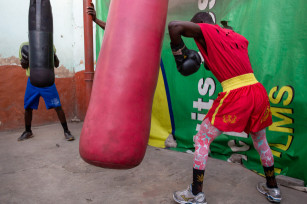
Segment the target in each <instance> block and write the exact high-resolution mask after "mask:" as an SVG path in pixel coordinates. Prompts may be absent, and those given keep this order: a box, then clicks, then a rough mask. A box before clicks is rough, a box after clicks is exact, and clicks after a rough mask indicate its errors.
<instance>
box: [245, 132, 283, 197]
mask: <svg viewBox="0 0 307 204" xmlns="http://www.w3.org/2000/svg"><path fill="white" fill-rule="evenodd" d="M251 136H252V139H253V144H254V147H255V149H256V150H257V152H258V153H259V155H260V160H261V163H262V165H263V169H264V174H265V178H266V183H259V184H258V185H257V189H258V191H259V192H260V193H262V194H264V195H266V197H267V199H268V200H269V201H272V202H277V203H279V202H280V201H281V193H280V189H279V188H278V186H277V182H276V179H275V175H274V158H273V154H272V151H271V149H270V146H269V144H268V142H267V139H266V131H265V129H263V130H260V131H258V132H256V133H251Z"/></svg>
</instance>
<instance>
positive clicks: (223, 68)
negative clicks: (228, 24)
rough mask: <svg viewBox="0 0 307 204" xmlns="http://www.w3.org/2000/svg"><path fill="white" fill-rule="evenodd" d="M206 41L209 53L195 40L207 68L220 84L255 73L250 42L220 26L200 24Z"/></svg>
mask: <svg viewBox="0 0 307 204" xmlns="http://www.w3.org/2000/svg"><path fill="white" fill-rule="evenodd" d="M198 25H199V26H200V28H201V30H202V33H203V36H204V38H205V41H206V46H207V52H206V51H205V49H204V48H203V47H202V45H201V44H200V43H199V42H198V41H197V40H196V39H195V42H196V44H197V46H198V49H199V50H200V52H201V54H202V55H203V57H204V59H205V62H206V64H207V66H208V67H209V69H210V71H211V72H212V73H213V75H214V76H215V77H216V78H217V80H218V81H219V82H223V81H225V80H227V79H230V78H233V77H236V76H239V75H242V74H248V73H253V69H252V66H251V63H250V61H249V57H248V50H247V47H248V40H247V39H246V38H245V37H243V36H242V35H240V34H238V33H235V32H234V31H232V30H229V29H224V28H221V27H220V26H219V25H211V24H206V23H200V24H198Z"/></svg>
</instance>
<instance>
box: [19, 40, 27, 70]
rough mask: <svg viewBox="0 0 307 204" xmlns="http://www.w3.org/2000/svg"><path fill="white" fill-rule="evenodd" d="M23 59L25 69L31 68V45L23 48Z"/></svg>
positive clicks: (22, 63) (21, 61)
mask: <svg viewBox="0 0 307 204" xmlns="http://www.w3.org/2000/svg"><path fill="white" fill-rule="evenodd" d="M20 52H21V59H20V64H21V67H22V68H24V69H27V68H29V45H24V46H22V48H21V51H20Z"/></svg>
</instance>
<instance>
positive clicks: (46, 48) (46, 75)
mask: <svg viewBox="0 0 307 204" xmlns="http://www.w3.org/2000/svg"><path fill="white" fill-rule="evenodd" d="M52 24H53V22H52V11H51V5H50V2H49V0H31V1H30V8H29V48H30V49H29V51H30V53H29V54H30V56H29V58H30V81H31V84H32V85H34V86H37V87H47V86H51V85H53V83H54V50H53V36H52V35H53V25H52Z"/></svg>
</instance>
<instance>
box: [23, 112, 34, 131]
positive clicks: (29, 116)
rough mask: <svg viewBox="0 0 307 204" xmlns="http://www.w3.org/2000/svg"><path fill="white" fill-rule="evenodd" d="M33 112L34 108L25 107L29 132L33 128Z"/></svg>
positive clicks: (26, 124)
mask: <svg viewBox="0 0 307 204" xmlns="http://www.w3.org/2000/svg"><path fill="white" fill-rule="evenodd" d="M32 112H33V109H31V108H27V109H25V126H26V131H27V132H32V130H31V123H32Z"/></svg>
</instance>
